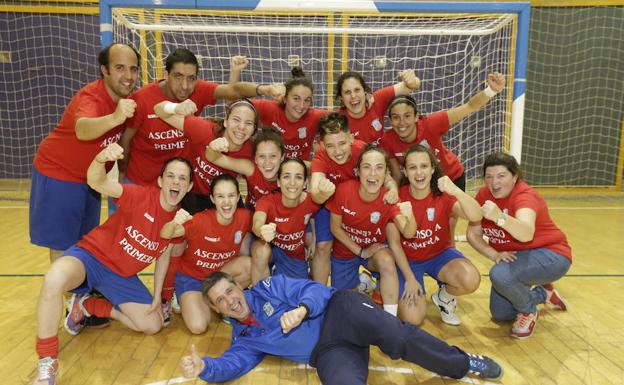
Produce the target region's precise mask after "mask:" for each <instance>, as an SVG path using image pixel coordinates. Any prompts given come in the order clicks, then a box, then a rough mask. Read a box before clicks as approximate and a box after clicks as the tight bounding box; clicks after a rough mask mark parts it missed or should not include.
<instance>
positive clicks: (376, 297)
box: [371, 289, 383, 307]
mask: <svg viewBox="0 0 624 385" xmlns="http://www.w3.org/2000/svg"><path fill="white" fill-rule="evenodd" d="M371 298H372V299H373V302H375V303H376V304H377V305H379V306H381V307H383V299H381V293H380V292H379V290H377V289H375V290H373V293H372V294H371Z"/></svg>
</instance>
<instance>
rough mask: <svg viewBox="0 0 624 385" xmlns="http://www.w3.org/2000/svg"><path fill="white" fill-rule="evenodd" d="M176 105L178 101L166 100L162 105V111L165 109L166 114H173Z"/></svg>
mask: <svg viewBox="0 0 624 385" xmlns="http://www.w3.org/2000/svg"><path fill="white" fill-rule="evenodd" d="M177 106H178V103H173V102H167V103H165V105H164V106H163V111H165V112H166V113H168V114H175V113H176V112H175V109H176V107H177Z"/></svg>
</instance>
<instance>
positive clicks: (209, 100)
mask: <svg viewBox="0 0 624 385" xmlns="http://www.w3.org/2000/svg"><path fill="white" fill-rule="evenodd" d="M218 86H219V84H217V83H212V82H207V81H205V80H202V79H199V80H198V81H197V84H196V85H195V90H194V91H193V95H194V97H193V99H195V102H196V103H197V104H198V106H197V107H200V108H199V109H200V110H201V108H203V106H206V105H214V104H217V99H215V97H214V94H215V90H216V89H217V87H218Z"/></svg>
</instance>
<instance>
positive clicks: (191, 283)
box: [175, 271, 202, 299]
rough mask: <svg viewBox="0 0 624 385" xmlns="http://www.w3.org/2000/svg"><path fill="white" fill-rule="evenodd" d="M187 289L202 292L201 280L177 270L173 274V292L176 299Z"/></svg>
mask: <svg viewBox="0 0 624 385" xmlns="http://www.w3.org/2000/svg"><path fill="white" fill-rule="evenodd" d="M187 291H198V292H200V293H201V292H202V281H200V280H199V279H197V278H195V277H191V276H190V275H186V274H182V273H180V272H179V271H178V272H177V273H176V275H175V293H176V296H177V297H178V299H179V298H180V297H182V294H184V293H186V292H187Z"/></svg>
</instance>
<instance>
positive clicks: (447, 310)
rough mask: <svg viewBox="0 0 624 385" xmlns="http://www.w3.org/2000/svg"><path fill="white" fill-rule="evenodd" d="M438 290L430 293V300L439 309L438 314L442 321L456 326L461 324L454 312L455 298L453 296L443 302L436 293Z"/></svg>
mask: <svg viewBox="0 0 624 385" xmlns="http://www.w3.org/2000/svg"><path fill="white" fill-rule="evenodd" d="M439 293H440V291H439V290H438V291H436V292H435V293H433V294H432V295H431V300H432V301H433V303H434V304H435V305H436V306H437V307H438V309H440V316H442V322H444V323H445V324H449V325H453V326H458V325H461V320H460V319H459V317H458V316H457V314H455V310H457V299H456V298H453V299H452V300H450V301H448V302H444V301H442V300H441V299H440V297H439V296H438V294H439Z"/></svg>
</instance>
